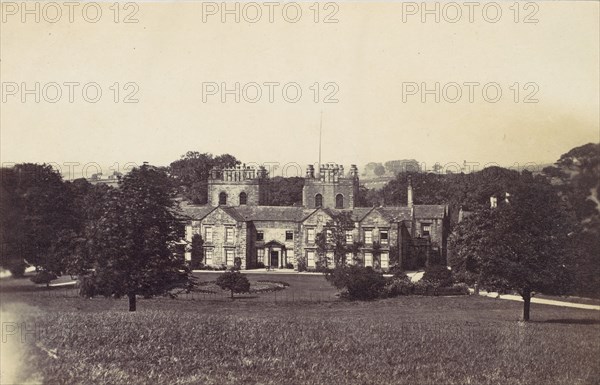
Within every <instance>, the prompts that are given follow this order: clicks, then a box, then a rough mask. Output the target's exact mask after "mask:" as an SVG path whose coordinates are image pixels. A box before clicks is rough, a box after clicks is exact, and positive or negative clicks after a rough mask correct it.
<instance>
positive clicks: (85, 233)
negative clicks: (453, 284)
mask: <svg viewBox="0 0 600 385" xmlns="http://www.w3.org/2000/svg"><path fill="white" fill-rule="evenodd" d="M240 163H241V162H240V160H238V159H237V158H236V157H234V156H233V155H229V154H223V155H218V156H213V155H212V154H208V153H199V152H187V153H186V154H184V155H183V156H182V157H181V158H180V159H178V160H176V161H174V162H172V163H171V164H170V165H169V166H168V167H165V168H152V169H153V170H156V171H157V172H160V173H161V175H164V176H165V177H164V178H162V177H161V178H160V180H161V183H165V184H166V185H165V186H163V187H164V188H165V189H168V191H170V194H171V193H172V194H173V199H175V198H179V199H186V200H189V201H192V202H194V203H197V204H204V203H206V201H207V180H208V176H209V172H210V170H211V169H212V168H213V167H233V166H235V165H238V164H240ZM143 167H144V166H143ZM143 167H142V168H143ZM139 169H141V168H138V170H139ZM126 177H127V176H125V177H123V178H126ZM409 178H410V180H411V183H412V185H413V189H414V203H415V204H448V205H449V206H450V209H451V222H452V223H451V225H452V226H455V225H456V223H457V221H458V213H459V210H460V209H461V208H462V209H463V210H464V211H470V212H479V211H481V210H483V209H484V208H486V207H489V204H490V201H489V199H490V197H491V196H496V197H497V198H498V200H499V201H502V200H503V199H505V197H506V193H509V194H510V192H511V189H512V188H513V187H514V186H515V183H516V182H519V183H527V181H531V182H532V183H533V182H535V183H536V184H540V183H541V184H545V185H547V186H549V188H550V189H552V191H554V192H555V193H556V194H557V195H558V196H560V198H561V200H562V202H564V204H565V205H566V206H567V211H568V212H569V213H570V214H571V215H573V216H574V218H575V220H576V223H577V225H578V227H577V229H576V231H575V235H576V237H577V243H578V245H579V247H578V252H577V254H576V255H573V258H574V259H576V263H575V264H576V265H577V269H576V270H577V278H576V279H577V281H578V288H577V289H576V291H575V292H576V293H579V294H585V295H590V294H594V293H595V294H596V295H598V293H599V292H600V210H599V207H600V203H599V201H598V190H599V188H600V186H599V180H600V144H587V145H584V146H581V147H577V148H574V149H572V150H571V151H569V152H568V153H566V154H564V155H562V156H561V157H560V159H559V160H558V161H557V162H556V164H555V165H554V166H552V167H547V168H545V169H544V170H543V172H542V173H541V174H537V175H534V174H532V173H530V172H528V171H523V172H521V173H519V172H517V171H514V170H508V169H504V168H500V167H490V168H487V169H484V170H482V171H479V172H476V173H470V174H437V173H422V172H403V173H400V174H398V175H397V177H396V178H395V179H394V180H392V181H390V182H389V183H388V184H387V185H386V186H385V187H384V188H383V189H381V190H369V189H367V188H365V187H361V188H360V191H359V197H358V205H359V206H363V207H370V206H375V205H391V206H394V205H405V204H406V203H407V186H408V181H409ZM303 184H304V180H303V178H299V177H296V178H283V177H275V178H271V179H270V180H269V190H270V191H269V195H270V198H271V202H270V204H271V205H278V206H291V205H299V204H301V202H302V186H303ZM115 190H120V189H114V188H111V187H108V186H107V185H104V184H90V183H89V182H88V181H86V180H85V179H77V180H74V181H63V180H62V177H61V176H60V174H59V173H57V172H56V171H54V170H53V169H52V168H51V166H49V165H39V164H28V163H27V164H18V165H16V166H14V167H12V168H3V169H2V170H1V202H0V205H1V210H2V212H1V213H2V216H1V222H0V226H1V229H0V238H1V239H0V241H1V244H2V250H1V252H2V255H1V256H0V266H2V267H4V268H7V269H10V270H11V271H12V272H13V274H15V275H19V274H22V271H23V270H24V268H25V266H26V264H29V265H32V266H36V267H38V268H40V269H42V270H48V271H56V272H61V273H64V272H72V271H77V269H80V266H79V267H77V266H75V267H74V266H72V264H73V263H75V262H73V261H78V262H77V263H79V262H81V261H82V259H81V258H79V257H80V256H81V255H83V254H85V253H87V252H88V251H87V249H86V247H87V246H88V245H89V242H87V240H89V239H91V238H92V236H93V235H94V234H93V231H95V230H94V227H93V226H90V224H93V223H98V222H99V221H100V220H101V219H102V216H103V215H105V214H106V210H107V208H106V204H107V202H108V201H111V200H112V201H114V200H115V199H117V198H116V197H117V196H118V193H116V192H115ZM115 242H117V239H115ZM25 261H26V262H25Z"/></svg>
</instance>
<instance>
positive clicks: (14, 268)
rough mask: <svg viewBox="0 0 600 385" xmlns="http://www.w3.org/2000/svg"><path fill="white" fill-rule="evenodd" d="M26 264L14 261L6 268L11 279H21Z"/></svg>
mask: <svg viewBox="0 0 600 385" xmlns="http://www.w3.org/2000/svg"><path fill="white" fill-rule="evenodd" d="M26 268H27V264H26V263H25V262H23V261H15V262H13V263H10V264H8V265H7V266H6V269H7V270H8V271H10V274H11V276H12V277H13V278H23V277H24V276H25V269H26Z"/></svg>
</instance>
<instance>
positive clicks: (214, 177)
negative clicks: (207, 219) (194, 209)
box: [208, 165, 268, 207]
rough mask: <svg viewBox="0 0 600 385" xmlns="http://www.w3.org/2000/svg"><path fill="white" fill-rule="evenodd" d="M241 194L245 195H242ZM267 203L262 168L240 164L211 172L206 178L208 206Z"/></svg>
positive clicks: (266, 187) (264, 177)
mask: <svg viewBox="0 0 600 385" xmlns="http://www.w3.org/2000/svg"><path fill="white" fill-rule="evenodd" d="M243 194H244V195H245V197H243V196H242V195H243ZM223 197H224V198H225V200H224V201H223ZM267 203H268V179H267V172H266V170H265V169H264V168H259V169H254V168H252V167H246V166H245V165H241V166H237V167H236V168H233V169H227V170H213V171H212V172H211V174H210V177H209V179H208V204H209V205H210V206H213V207H215V206H219V205H224V206H241V205H266V204H267Z"/></svg>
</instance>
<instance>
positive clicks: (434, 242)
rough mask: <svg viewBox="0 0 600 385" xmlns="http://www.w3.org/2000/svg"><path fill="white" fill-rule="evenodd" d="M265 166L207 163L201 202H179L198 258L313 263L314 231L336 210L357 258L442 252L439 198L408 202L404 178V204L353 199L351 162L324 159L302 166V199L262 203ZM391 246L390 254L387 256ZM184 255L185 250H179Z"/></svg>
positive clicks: (246, 264) (251, 264)
mask: <svg viewBox="0 0 600 385" xmlns="http://www.w3.org/2000/svg"><path fill="white" fill-rule="evenodd" d="M268 177H269V176H268V173H267V171H266V170H265V169H264V168H252V167H246V166H243V165H240V166H237V167H234V168H229V169H214V170H212V171H211V173H210V177H209V180H208V204H206V205H202V206H198V205H183V209H184V213H185V214H186V215H187V217H188V218H189V222H188V224H187V226H186V241H187V242H188V243H191V241H192V237H193V236H194V235H195V234H200V235H201V236H202V239H203V260H202V263H204V264H205V265H209V266H223V265H224V266H233V265H234V264H235V263H236V258H239V259H238V261H239V263H240V265H241V267H242V269H251V268H257V267H262V266H271V267H274V268H285V267H288V268H297V267H298V263H299V262H300V261H302V262H303V263H304V264H305V266H306V267H307V268H308V269H309V270H310V269H315V268H316V265H317V261H318V259H319V256H318V255H317V245H316V238H317V234H318V233H319V232H320V231H322V229H323V226H324V225H326V224H327V222H328V221H331V220H332V219H333V218H334V217H335V216H337V215H340V214H341V213H348V214H349V215H350V217H351V218H352V220H353V221H354V229H353V230H351V231H347V233H346V240H347V242H348V243H354V242H360V244H361V245H362V246H361V247H360V253H359V255H358V258H357V259H353V258H347V260H349V261H350V263H360V264H362V265H364V266H373V267H375V268H378V269H381V270H387V269H389V268H390V261H391V260H397V261H398V263H402V261H403V260H407V259H410V258H415V256H416V255H417V254H419V255H421V256H426V257H425V258H426V259H427V260H430V259H431V258H436V259H437V260H442V261H443V260H445V258H446V244H447V233H448V207H447V206H446V205H414V204H413V194H412V186H411V185H410V184H409V187H408V189H409V192H408V196H409V199H408V205H407V206H388V207H356V202H357V199H358V187H359V179H358V169H357V168H356V166H355V165H352V166H351V167H350V169H349V171H348V172H347V173H346V172H344V167H343V166H341V165H337V164H325V165H322V166H321V167H320V170H319V173H318V174H316V173H315V169H314V167H313V166H310V165H309V166H308V167H307V169H306V177H305V184H304V188H303V193H302V206H286V207H281V206H269V196H268V188H267V187H268V185H267V182H268ZM394 253H396V258H391V256H392V257H394ZM186 258H187V259H188V260H190V259H191V253H190V252H189V251H188V252H186Z"/></svg>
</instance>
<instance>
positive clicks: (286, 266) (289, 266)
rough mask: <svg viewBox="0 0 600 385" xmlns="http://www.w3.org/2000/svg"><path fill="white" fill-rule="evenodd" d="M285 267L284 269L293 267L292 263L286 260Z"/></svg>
mask: <svg viewBox="0 0 600 385" xmlns="http://www.w3.org/2000/svg"><path fill="white" fill-rule="evenodd" d="M285 268H286V269H293V268H294V264H293V263H289V262H288V263H286V264H285Z"/></svg>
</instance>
